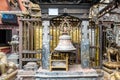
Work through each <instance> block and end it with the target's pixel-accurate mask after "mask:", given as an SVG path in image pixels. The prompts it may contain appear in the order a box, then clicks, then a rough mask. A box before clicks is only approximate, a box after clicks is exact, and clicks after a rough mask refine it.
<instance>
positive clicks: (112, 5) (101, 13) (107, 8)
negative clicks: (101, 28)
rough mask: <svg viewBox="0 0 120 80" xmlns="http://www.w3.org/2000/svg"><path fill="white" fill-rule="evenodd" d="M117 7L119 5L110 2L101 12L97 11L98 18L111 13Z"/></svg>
mask: <svg viewBox="0 0 120 80" xmlns="http://www.w3.org/2000/svg"><path fill="white" fill-rule="evenodd" d="M118 5H119V3H118V2H116V1H112V2H110V3H109V4H108V5H107V6H106V7H105V8H103V9H102V10H101V11H99V13H98V18H100V17H102V16H103V15H105V14H106V13H108V12H110V11H112V10H113V9H115V8H116V7H117V6H118Z"/></svg>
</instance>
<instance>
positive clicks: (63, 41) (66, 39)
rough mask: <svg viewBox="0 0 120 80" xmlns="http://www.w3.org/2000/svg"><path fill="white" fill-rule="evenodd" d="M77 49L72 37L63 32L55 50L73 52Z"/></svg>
mask: <svg viewBox="0 0 120 80" xmlns="http://www.w3.org/2000/svg"><path fill="white" fill-rule="evenodd" d="M74 50H76V48H75V47H74V46H73V44H72V43H71V37H70V36H69V35H67V34H63V35H62V36H60V37H59V43H58V45H57V47H56V48H55V51H59V52H71V51H74Z"/></svg>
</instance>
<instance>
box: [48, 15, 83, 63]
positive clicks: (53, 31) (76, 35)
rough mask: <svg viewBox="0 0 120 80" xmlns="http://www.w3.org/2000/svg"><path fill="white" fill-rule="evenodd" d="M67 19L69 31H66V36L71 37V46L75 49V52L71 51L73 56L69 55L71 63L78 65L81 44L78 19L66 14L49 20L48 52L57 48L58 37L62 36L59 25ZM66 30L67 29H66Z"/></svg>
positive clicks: (79, 21)
mask: <svg viewBox="0 0 120 80" xmlns="http://www.w3.org/2000/svg"><path fill="white" fill-rule="evenodd" d="M65 17H66V18H67V19H68V21H69V23H70V25H71V26H70V30H69V31H68V35H70V37H71V41H72V44H73V45H74V47H75V48H76V50H75V51H73V54H72V53H71V56H70V59H71V63H70V64H74V63H80V42H81V27H80V25H81V20H80V19H79V18H76V17H73V16H70V15H68V14H63V15H61V16H58V17H55V18H53V19H51V20H50V24H51V26H50V36H51V40H50V51H51V52H53V51H54V49H55V47H56V46H57V44H58V42H59V36H60V35H62V31H61V30H60V25H61V23H60V22H62V21H63V19H64V18H65ZM67 29H68V28H67Z"/></svg>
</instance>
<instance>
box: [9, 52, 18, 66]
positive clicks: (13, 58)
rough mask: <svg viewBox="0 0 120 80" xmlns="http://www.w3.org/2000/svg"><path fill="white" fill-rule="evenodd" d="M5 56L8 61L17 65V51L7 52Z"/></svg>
mask: <svg viewBox="0 0 120 80" xmlns="http://www.w3.org/2000/svg"><path fill="white" fill-rule="evenodd" d="M7 57H8V58H7V59H8V61H10V62H14V63H15V64H16V65H17V66H18V59H19V55H18V54H17V53H12V54H8V55H7Z"/></svg>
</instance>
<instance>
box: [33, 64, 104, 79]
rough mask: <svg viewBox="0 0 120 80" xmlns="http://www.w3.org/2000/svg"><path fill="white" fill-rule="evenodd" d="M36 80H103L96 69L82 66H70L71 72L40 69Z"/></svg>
mask: <svg viewBox="0 0 120 80" xmlns="http://www.w3.org/2000/svg"><path fill="white" fill-rule="evenodd" d="M35 80H102V77H100V76H99V74H98V73H97V72H96V70H94V69H82V68H81V66H80V65H70V66H69V71H49V70H43V69H42V68H40V69H39V70H38V71H37V72H36V74H35Z"/></svg>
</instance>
